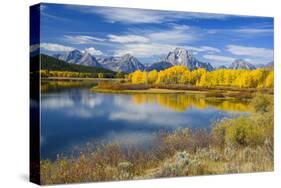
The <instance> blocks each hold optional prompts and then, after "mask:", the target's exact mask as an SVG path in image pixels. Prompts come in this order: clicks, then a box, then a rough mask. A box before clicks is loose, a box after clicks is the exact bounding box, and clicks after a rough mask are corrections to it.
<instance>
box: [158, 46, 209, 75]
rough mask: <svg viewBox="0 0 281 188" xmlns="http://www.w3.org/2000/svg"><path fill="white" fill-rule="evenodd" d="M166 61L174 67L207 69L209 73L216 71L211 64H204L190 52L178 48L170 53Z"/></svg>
mask: <svg viewBox="0 0 281 188" xmlns="http://www.w3.org/2000/svg"><path fill="white" fill-rule="evenodd" d="M164 61H165V62H169V63H171V64H172V65H183V66H186V67H188V68H189V70H194V69H198V68H205V69H206V70H208V71H211V70H214V67H213V66H212V65H211V64H210V63H203V62H201V61H199V60H197V59H196V58H195V57H194V56H193V54H192V53H191V52H190V51H188V50H186V49H184V48H176V49H175V50H174V51H173V52H169V53H168V55H167V56H166V57H165V58H164Z"/></svg>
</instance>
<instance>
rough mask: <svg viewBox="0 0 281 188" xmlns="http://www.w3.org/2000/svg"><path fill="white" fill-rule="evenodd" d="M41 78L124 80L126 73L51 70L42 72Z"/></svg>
mask: <svg viewBox="0 0 281 188" xmlns="http://www.w3.org/2000/svg"><path fill="white" fill-rule="evenodd" d="M40 75H41V77H69V78H124V77H125V76H126V75H125V74H124V73H121V72H118V73H115V74H112V73H105V72H97V73H88V72H73V71H51V70H40Z"/></svg>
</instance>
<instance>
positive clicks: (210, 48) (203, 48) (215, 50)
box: [200, 46, 221, 53]
mask: <svg viewBox="0 0 281 188" xmlns="http://www.w3.org/2000/svg"><path fill="white" fill-rule="evenodd" d="M200 48H201V49H202V51H208V52H216V53H219V52H220V51H221V50H220V49H218V48H214V47H211V46H201V47H200Z"/></svg>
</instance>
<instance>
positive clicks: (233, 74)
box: [129, 66, 274, 88]
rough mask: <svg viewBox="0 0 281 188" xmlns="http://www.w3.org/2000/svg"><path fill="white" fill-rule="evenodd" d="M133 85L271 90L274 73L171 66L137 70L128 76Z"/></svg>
mask: <svg viewBox="0 0 281 188" xmlns="http://www.w3.org/2000/svg"><path fill="white" fill-rule="evenodd" d="M129 81H131V82H132V83H133V84H141V83H142V84H143V83H149V84H186V85H195V86H202V87H208V86H234V87H240V88H272V87H273V86H274V71H273V70H266V69H256V70H231V69H219V70H215V71H210V72H208V71H206V70H205V69H203V68H200V69H197V70H193V71H190V70H188V68H187V67H185V66H173V67H170V68H168V69H165V70H162V71H159V72H157V71H156V70H153V71H150V72H146V71H144V72H142V71H140V70H137V71H135V72H133V73H131V74H129Z"/></svg>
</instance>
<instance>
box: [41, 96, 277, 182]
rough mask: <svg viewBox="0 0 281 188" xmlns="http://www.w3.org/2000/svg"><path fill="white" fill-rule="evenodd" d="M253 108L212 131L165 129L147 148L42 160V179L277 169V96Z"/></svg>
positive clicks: (258, 100)
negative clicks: (249, 113)
mask: <svg viewBox="0 0 281 188" xmlns="http://www.w3.org/2000/svg"><path fill="white" fill-rule="evenodd" d="M251 108H252V109H253V113H252V114H251V115H249V116H240V117H237V118H232V119H222V120H220V121H218V122H215V123H214V125H213V128H212V130H210V131H209V130H191V129H178V130H175V131H174V132H167V131H161V132H159V133H157V134H156V135H155V140H154V143H153V146H152V147H151V148H149V149H147V150H140V149H139V148H137V147H134V146H127V147H124V146H122V145H120V144H118V143H109V144H101V145H99V146H98V147H97V148H95V149H92V147H87V149H85V151H83V152H81V153H80V155H79V156H77V157H59V158H58V159H57V160H55V161H48V160H42V161H41V183H42V184H58V183H74V182H89V181H112V180H128V179H143V178H157V177H174V176H195V175H204V174H222V173H242V172H259V171H272V170H273V119H274V118H273V99H272V96H269V95H258V96H256V97H255V98H254V99H253V100H252V102H251Z"/></svg>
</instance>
